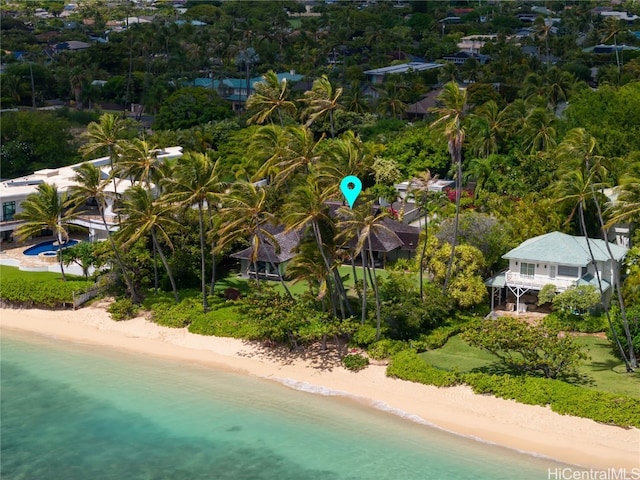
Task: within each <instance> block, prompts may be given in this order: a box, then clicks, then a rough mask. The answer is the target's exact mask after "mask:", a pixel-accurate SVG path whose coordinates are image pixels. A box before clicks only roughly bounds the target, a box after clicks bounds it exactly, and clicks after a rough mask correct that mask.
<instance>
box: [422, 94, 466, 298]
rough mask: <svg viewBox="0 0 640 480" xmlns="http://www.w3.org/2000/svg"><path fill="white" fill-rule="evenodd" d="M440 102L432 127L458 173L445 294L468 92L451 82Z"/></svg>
mask: <svg viewBox="0 0 640 480" xmlns="http://www.w3.org/2000/svg"><path fill="white" fill-rule="evenodd" d="M438 100H439V102H440V103H441V105H442V106H440V107H437V108H435V109H434V113H435V115H436V116H437V118H436V120H435V121H434V122H433V123H432V124H431V126H432V127H435V128H438V129H439V130H440V132H441V133H442V134H443V136H444V138H445V139H446V140H447V144H448V147H449V155H451V162H452V164H453V167H454V168H455V171H456V214H455V220H454V224H453V225H454V226H453V244H452V246H451V247H452V248H451V257H450V258H449V263H448V265H447V273H446V275H445V279H444V283H443V286H442V291H443V293H445V292H446V291H447V288H448V287H449V281H450V279H451V271H452V269H453V261H454V258H455V250H456V245H457V243H458V225H459V223H460V198H461V197H462V147H463V146H464V141H465V136H466V127H465V125H464V120H465V116H466V109H467V90H466V89H460V88H459V87H458V85H457V84H456V83H454V82H449V83H447V84H446V85H445V86H444V88H443V89H442V92H441V93H440V95H438Z"/></svg>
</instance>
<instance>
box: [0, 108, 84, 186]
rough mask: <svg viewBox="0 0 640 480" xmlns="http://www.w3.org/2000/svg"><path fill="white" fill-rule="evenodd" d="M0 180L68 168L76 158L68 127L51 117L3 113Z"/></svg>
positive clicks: (0, 144)
mask: <svg viewBox="0 0 640 480" xmlns="http://www.w3.org/2000/svg"><path fill="white" fill-rule="evenodd" d="M0 122H2V130H1V133H0V176H2V178H13V177H18V176H20V175H26V174H30V173H33V172H34V171H35V170H39V169H41V168H47V167H54V166H61V165H71V164H73V163H76V162H78V161H79V159H80V157H79V155H78V153H77V149H76V147H75V145H74V144H73V142H72V140H73V137H72V136H71V134H70V133H69V124H68V123H67V121H66V120H63V119H61V118H59V117H58V116H56V115H55V114H52V113H45V112H5V113H3V114H2V116H1V117H0Z"/></svg>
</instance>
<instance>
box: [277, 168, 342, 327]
mask: <svg viewBox="0 0 640 480" xmlns="http://www.w3.org/2000/svg"><path fill="white" fill-rule="evenodd" d="M336 192H337V184H335V185H334V184H328V185H325V184H324V183H323V182H322V181H321V179H320V178H319V177H318V175H317V174H315V173H312V174H311V175H309V176H308V177H307V179H306V182H305V183H303V184H300V185H298V186H297V187H296V188H295V189H294V190H293V191H292V192H291V195H290V196H289V199H288V201H287V203H286V206H285V210H284V211H285V212H286V213H285V215H284V218H283V220H284V223H285V224H286V225H287V230H289V231H291V230H299V231H302V232H305V231H306V230H307V229H310V230H311V234H312V235H313V238H314V240H315V242H316V246H317V248H318V251H319V252H320V254H321V256H322V261H323V262H324V266H325V269H326V272H327V279H329V280H328V281H329V282H330V283H333V287H334V288H335V292H334V293H335V294H336V296H337V303H338V306H339V308H340V311H341V314H342V317H343V318H346V313H347V312H348V313H349V314H351V306H350V305H349V301H348V298H347V293H346V290H345V288H344V284H343V282H342V278H341V277H340V274H339V272H338V271H337V269H336V264H335V261H334V260H335V258H333V256H332V255H331V251H332V248H331V247H332V246H333V245H332V240H333V236H332V235H331V234H332V233H333V232H330V235H328V236H326V237H323V230H324V231H325V232H326V230H327V229H330V230H333V229H334V228H335V224H334V220H333V218H332V217H331V215H330V213H329V207H328V205H327V201H328V200H329V199H331V198H332V197H333V196H334V195H335V194H336ZM332 306H334V307H335V306H336V302H332ZM345 307H346V310H345ZM335 313H336V312H335V310H334V314H335Z"/></svg>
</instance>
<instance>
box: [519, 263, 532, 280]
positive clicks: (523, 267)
mask: <svg viewBox="0 0 640 480" xmlns="http://www.w3.org/2000/svg"><path fill="white" fill-rule="evenodd" d="M535 273H536V264H535V263H525V262H522V263H521V264H520V275H523V276H525V277H533V276H534V275H535Z"/></svg>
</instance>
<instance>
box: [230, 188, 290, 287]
mask: <svg viewBox="0 0 640 480" xmlns="http://www.w3.org/2000/svg"><path fill="white" fill-rule="evenodd" d="M222 200H223V201H222V208H221V209H220V216H221V217H222V225H221V227H220V232H219V233H220V240H219V242H218V248H219V249H222V248H224V247H225V246H227V245H229V244H231V243H233V242H235V241H237V240H239V239H242V238H246V237H249V242H250V244H251V249H252V250H251V258H250V260H251V263H252V264H253V269H254V272H255V275H256V282H258V283H259V281H260V280H259V274H258V256H259V254H260V249H261V247H262V246H263V245H265V242H266V241H267V240H268V241H269V243H271V245H273V246H274V248H275V249H276V251H277V250H279V249H280V245H279V244H278V241H277V239H276V238H275V237H274V236H273V235H272V234H271V232H269V230H268V229H267V228H266V227H267V225H268V224H273V223H274V222H275V217H274V215H273V214H272V213H270V212H269V211H268V205H267V190H266V189H264V188H258V187H256V186H255V185H254V184H252V183H249V182H236V183H235V184H233V186H232V188H231V190H230V191H229V192H228V193H227V194H226V195H224V197H223V199H222ZM269 263H270V264H271V267H272V268H273V269H274V270H275V271H276V272H277V275H278V280H279V281H280V284H281V285H282V288H283V289H284V291H285V292H286V294H287V296H288V297H289V298H293V296H292V295H291V292H290V291H289V287H287V284H286V282H285V281H284V278H283V277H282V273H281V272H280V268H279V267H278V266H276V265H274V264H273V263H271V262H269Z"/></svg>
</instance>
